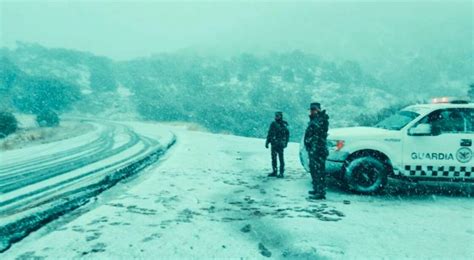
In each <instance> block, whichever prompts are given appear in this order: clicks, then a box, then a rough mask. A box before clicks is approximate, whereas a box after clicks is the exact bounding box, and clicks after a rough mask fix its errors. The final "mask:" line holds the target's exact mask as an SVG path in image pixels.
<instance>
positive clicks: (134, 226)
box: [1, 125, 474, 259]
mask: <svg viewBox="0 0 474 260" xmlns="http://www.w3.org/2000/svg"><path fill="white" fill-rule="evenodd" d="M136 127H137V128H140V129H142V130H143V129H147V130H144V131H147V132H148V133H150V134H151V133H153V132H154V130H153V129H154V128H152V127H149V126H148V127H146V126H140V125H137V126H136ZM156 127H159V128H160V129H168V128H169V129H171V130H172V131H173V132H174V133H175V134H176V135H177V140H178V142H177V144H176V145H175V147H174V148H172V150H171V151H170V152H169V153H168V154H167V155H166V156H165V158H163V159H162V161H161V162H160V163H159V164H157V165H156V166H155V167H154V168H151V169H148V170H147V171H144V172H142V173H141V174H140V175H138V176H137V177H136V178H134V179H132V180H128V181H126V182H122V183H121V184H119V185H117V186H115V187H113V188H112V189H110V190H108V191H106V192H104V193H102V194H101V195H99V196H98V197H97V198H96V200H94V201H93V202H90V203H88V204H87V205H86V206H84V207H82V208H80V209H78V210H75V211H73V212H71V213H70V214H67V215H65V216H64V217H62V218H60V219H59V220H58V221H55V222H53V223H51V224H48V225H47V226H45V227H43V228H42V229H40V230H38V231H36V232H34V233H33V234H31V235H30V236H28V237H27V238H25V239H24V240H23V241H21V242H19V243H17V244H15V245H13V247H12V248H11V249H10V250H8V251H6V252H5V253H4V254H3V255H1V257H2V258H3V259H13V258H17V257H26V258H34V257H50V258H53V259H70V258H81V257H88V258H100V259H104V258H110V259H130V258H148V259H156V258H191V257H197V258H211V257H219V258H228V257H232V258H240V257H243V258H264V257H268V256H271V257H276V258H281V257H290V258H309V259H319V258H382V257H383V258H415V259H419V258H422V259H425V258H446V259H473V258H474V248H473V245H474V219H473V213H474V204H473V203H472V202H473V201H472V199H471V198H467V197H463V196H453V197H448V196H445V195H443V193H438V192H436V191H433V192H432V194H429V195H410V193H409V192H403V191H401V192H400V191H399V192H397V193H396V195H395V194H392V193H389V194H387V195H383V196H372V197H369V196H358V195H352V194H347V193H344V192H342V191H341V190H340V189H338V187H337V186H334V185H333V186H331V187H330V190H329V192H328V200H327V201H323V202H314V201H308V200H306V197H307V191H308V190H309V189H310V180H309V176H308V174H307V173H305V172H304V171H303V169H302V167H301V166H300V165H299V162H298V157H297V156H298V146H297V144H291V145H290V146H289V148H288V149H287V150H286V155H287V177H286V178H285V179H273V178H272V179H269V178H267V177H266V174H267V173H268V172H269V171H270V167H269V159H270V158H269V157H270V154H269V151H268V150H265V149H264V141H263V140H260V139H252V138H243V137H235V136H228V135H214V134H208V133H203V132H195V131H188V130H185V129H182V128H176V127H171V126H163V125H162V126H156ZM155 129H156V128H155ZM402 190H403V189H402Z"/></svg>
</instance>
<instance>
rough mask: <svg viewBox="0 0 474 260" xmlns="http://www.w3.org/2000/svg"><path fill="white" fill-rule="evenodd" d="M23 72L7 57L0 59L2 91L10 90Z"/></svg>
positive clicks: (0, 86)
mask: <svg viewBox="0 0 474 260" xmlns="http://www.w3.org/2000/svg"><path fill="white" fill-rule="evenodd" d="M20 73H21V71H20V69H18V67H17V66H16V65H15V64H13V62H11V61H10V60H9V59H7V58H6V57H2V58H0V90H7V91H8V90H9V89H10V88H11V87H12V86H13V83H14V82H15V80H17V78H18V77H19V75H20Z"/></svg>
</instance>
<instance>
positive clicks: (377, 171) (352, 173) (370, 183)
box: [344, 156, 388, 194]
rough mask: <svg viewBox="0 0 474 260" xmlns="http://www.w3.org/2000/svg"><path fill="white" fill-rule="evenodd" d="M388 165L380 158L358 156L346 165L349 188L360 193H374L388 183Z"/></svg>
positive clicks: (345, 177)
mask: <svg viewBox="0 0 474 260" xmlns="http://www.w3.org/2000/svg"><path fill="white" fill-rule="evenodd" d="M387 176H388V167H387V166H386V165H385V164H384V163H383V162H382V161H380V160H378V159H376V158H374V157H371V156H364V157H359V158H356V159H354V160H352V161H350V162H349V163H348V165H347V166H346V167H345V173H344V179H345V182H346V185H347V188H348V189H349V190H350V191H352V192H355V193H359V194H374V193H378V192H380V191H382V190H383V188H384V187H385V185H387V180H388V177H387Z"/></svg>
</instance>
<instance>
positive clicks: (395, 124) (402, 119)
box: [375, 110, 420, 130]
mask: <svg viewBox="0 0 474 260" xmlns="http://www.w3.org/2000/svg"><path fill="white" fill-rule="evenodd" d="M419 115H420V114H418V113H416V112H413V111H406V110H404V111H400V112H398V113H396V114H395V115H392V116H390V117H387V118H385V119H384V120H382V121H381V122H380V123H378V124H377V125H375V127H379V128H384V129H388V130H400V129H402V128H403V127H404V126H406V125H407V124H408V123H410V122H411V121H412V120H413V119H415V118H416V117H417V116H419Z"/></svg>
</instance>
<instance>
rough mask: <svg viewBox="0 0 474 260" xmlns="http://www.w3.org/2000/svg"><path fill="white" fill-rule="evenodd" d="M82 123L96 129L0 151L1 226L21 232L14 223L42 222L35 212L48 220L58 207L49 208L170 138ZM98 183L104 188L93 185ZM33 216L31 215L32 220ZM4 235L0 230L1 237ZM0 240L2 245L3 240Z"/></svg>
mask: <svg viewBox="0 0 474 260" xmlns="http://www.w3.org/2000/svg"><path fill="white" fill-rule="evenodd" d="M87 123H88V124H92V125H93V126H94V129H95V130H94V131H91V132H87V133H84V134H83V135H79V136H77V137H74V138H71V139H66V140H62V141H58V142H53V143H49V144H44V145H39V146H34V147H29V148H25V149H19V150H13V151H8V152H4V153H2V156H1V164H0V194H1V197H0V212H1V213H0V227H2V228H5V227H8V228H6V229H7V230H8V229H11V228H12V227H13V228H14V229H20V230H21V228H19V227H20V226H22V225H19V223H22V222H27V223H31V222H34V223H36V222H41V221H42V220H38V216H40V217H39V218H44V219H48V218H49V217H51V215H55V214H57V212H56V211H57V210H53V211H54V212H51V209H54V208H57V207H58V206H60V205H61V204H63V203H67V200H70V199H73V198H81V197H83V196H82V195H84V194H85V193H89V192H91V190H94V191H95V190H97V189H98V188H99V189H105V188H107V187H106V186H108V185H110V184H109V183H110V182H113V181H116V180H112V179H113V178H115V179H117V180H119V179H120V178H121V176H116V175H117V174H116V173H117V172H119V173H120V171H121V170H123V169H125V168H126V167H130V166H131V165H133V163H134V162H137V161H140V160H143V159H144V158H147V156H150V154H153V153H156V152H157V151H160V152H163V150H164V148H163V145H165V146H166V145H167V143H169V142H170V141H171V139H172V137H171V135H170V134H169V133H166V132H163V131H161V132H160V131H155V133H154V136H153V135H152V136H151V137H150V135H143V134H140V133H139V132H140V131H139V130H137V129H134V127H133V125H134V124H131V125H127V124H119V123H113V122H97V121H89V122H87ZM135 128H136V127H135ZM137 132H138V133H137ZM160 133H161V136H160ZM113 174H115V175H113ZM122 174H125V175H126V173H122ZM109 180H110V181H109ZM101 183H103V184H105V185H102V186H105V187H98V186H100V185H101ZM65 201H66V202H65ZM32 216H34V217H35V218H34V219H31V217H32ZM18 231H19V230H15V232H18ZM4 233H6V232H5V230H2V232H1V235H2V236H3V235H4ZM9 235H10V234H9ZM4 239H5V238H4V237H2V240H3V241H4ZM3 243H4V245H3V246H2V247H5V243H6V242H3Z"/></svg>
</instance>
